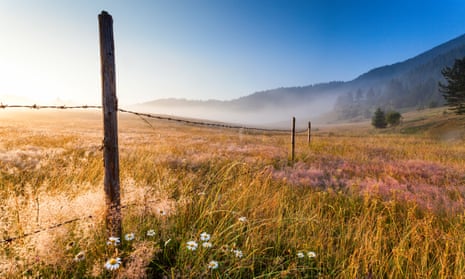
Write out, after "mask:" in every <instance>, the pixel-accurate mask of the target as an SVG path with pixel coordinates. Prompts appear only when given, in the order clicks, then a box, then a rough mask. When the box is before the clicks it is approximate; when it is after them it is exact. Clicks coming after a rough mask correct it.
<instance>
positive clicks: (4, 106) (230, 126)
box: [0, 103, 307, 244]
mask: <svg viewBox="0 0 465 279" xmlns="http://www.w3.org/2000/svg"><path fill="white" fill-rule="evenodd" d="M7 108H28V109H102V106H95V105H91V106H89V105H79V106H65V105H58V106H57V105H45V106H42V105H37V104H34V105H7V104H3V103H0V109H7ZM118 111H119V112H122V113H127V114H132V115H136V116H138V117H140V118H141V119H142V120H143V121H145V122H147V123H148V124H149V125H150V126H151V127H152V128H153V126H152V124H151V123H150V122H148V121H147V120H146V119H145V118H151V119H159V120H166V121H174V122H179V123H184V124H188V125H198V126H207V127H219V128H227V129H243V130H252V131H263V132H277V133H288V132H290V130H286V129H267V128H258V127H247V126H239V125H234V124H228V123H215V122H202V121H197V120H188V119H183V118H178V117H171V116H161V115H155V114H150V113H143V112H137V111H131V110H127V109H121V108H119V109H118ZM144 117H145V118H144ZM304 132H307V130H302V131H296V133H304ZM250 173H251V172H250V171H247V172H245V173H241V174H238V175H233V176H232V177H229V178H227V180H231V179H234V178H237V177H239V176H241V175H245V174H250ZM133 205H136V204H128V205H123V206H121V208H126V207H128V206H133ZM92 218H94V216H93V215H88V216H84V217H78V218H74V219H70V220H67V221H64V222H62V223H57V224H53V225H50V226H48V227H46V228H41V229H36V230H34V231H32V232H28V233H24V234H21V235H18V236H13V237H8V238H4V239H0V244H3V243H11V242H13V241H15V240H18V239H22V238H25V237H28V236H32V235H35V234H38V233H41V232H44V231H48V230H52V229H56V228H58V227H61V226H63V225H66V224H71V223H74V222H77V221H80V220H84V219H92Z"/></svg>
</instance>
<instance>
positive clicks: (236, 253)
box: [232, 249, 244, 258]
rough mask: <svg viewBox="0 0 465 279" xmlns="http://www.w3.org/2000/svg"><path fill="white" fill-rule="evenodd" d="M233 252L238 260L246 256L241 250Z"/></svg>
mask: <svg viewBox="0 0 465 279" xmlns="http://www.w3.org/2000/svg"><path fill="white" fill-rule="evenodd" d="M232 252H233V253H234V255H235V256H236V258H242V256H243V255H244V254H242V251H241V250H239V249H237V250H233V251H232Z"/></svg>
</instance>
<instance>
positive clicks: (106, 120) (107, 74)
mask: <svg viewBox="0 0 465 279" xmlns="http://www.w3.org/2000/svg"><path fill="white" fill-rule="evenodd" d="M98 19H99V37H100V63H101V74H102V110H103V129H104V138H103V162H104V167H105V178H104V190H105V203H106V212H105V213H106V226H107V233H108V236H114V237H121V232H122V227H121V219H122V216H121V198H120V181H119V154H118V122H117V116H118V115H117V114H118V100H117V99H116V82H115V79H116V78H115V45H114V39H113V18H112V17H111V15H109V14H108V13H107V12H106V11H102V13H101V14H100V15H99V16H98Z"/></svg>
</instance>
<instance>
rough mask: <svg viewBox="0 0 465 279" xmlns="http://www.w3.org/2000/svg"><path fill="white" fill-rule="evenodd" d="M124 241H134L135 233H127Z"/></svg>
mask: <svg viewBox="0 0 465 279" xmlns="http://www.w3.org/2000/svg"><path fill="white" fill-rule="evenodd" d="M124 239H126V241H131V240H134V233H127V234H126V235H125V236H124Z"/></svg>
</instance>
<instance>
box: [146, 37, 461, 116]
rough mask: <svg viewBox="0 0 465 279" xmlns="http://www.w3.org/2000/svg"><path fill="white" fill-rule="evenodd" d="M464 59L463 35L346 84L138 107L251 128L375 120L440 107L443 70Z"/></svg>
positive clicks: (317, 85)
mask: <svg viewBox="0 0 465 279" xmlns="http://www.w3.org/2000/svg"><path fill="white" fill-rule="evenodd" d="M463 57H465V35H462V36H460V37H457V38H455V39H453V40H451V41H448V42H446V43H444V44H441V45H439V46H437V47H435V48H433V49H431V50H429V51H426V52H424V53H422V54H420V55H417V56H415V57H413V58H411V59H408V60H405V61H403V62H399V63H395V64H392V65H386V66H382V67H379V68H375V69H372V70H370V71H368V72H366V73H364V74H362V75H360V76H359V77H357V78H356V79H354V80H352V81H348V82H330V83H321V84H315V85H308V86H300V87H286V88H277V89H271V90H264V91H261V92H256V93H253V94H251V95H248V96H244V97H241V98H238V99H235V100H231V101H217V100H208V101H192V100H185V99H181V100H180V99H162V100H156V101H152V102H148V103H144V104H140V105H138V108H143V109H144V110H146V111H150V112H156V113H162V114H170V115H180V116H187V117H195V118H204V119H212V120H218V121H227V122H235V123H243V124H249V125H250V124H251V125H264V124H269V125H273V124H275V123H277V122H280V121H284V122H286V121H287V120H288V119H290V118H291V117H292V116H295V117H297V119H299V118H300V119H303V120H304V121H308V120H310V119H312V121H313V119H315V118H317V117H318V116H321V115H328V114H331V115H332V116H333V119H334V117H335V118H337V119H339V120H346V121H347V120H357V119H364V118H369V117H371V115H372V113H373V111H374V110H375V109H376V108H377V107H382V108H384V109H400V110H404V111H405V110H412V109H418V108H423V107H434V106H439V105H442V104H443V103H444V100H443V97H442V95H441V94H440V93H439V91H438V86H437V84H438V81H443V77H442V75H441V70H442V69H443V68H444V67H446V66H451V65H453V63H454V61H455V59H459V58H463ZM286 123H287V122H286ZM286 125H287V124H286Z"/></svg>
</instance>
